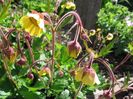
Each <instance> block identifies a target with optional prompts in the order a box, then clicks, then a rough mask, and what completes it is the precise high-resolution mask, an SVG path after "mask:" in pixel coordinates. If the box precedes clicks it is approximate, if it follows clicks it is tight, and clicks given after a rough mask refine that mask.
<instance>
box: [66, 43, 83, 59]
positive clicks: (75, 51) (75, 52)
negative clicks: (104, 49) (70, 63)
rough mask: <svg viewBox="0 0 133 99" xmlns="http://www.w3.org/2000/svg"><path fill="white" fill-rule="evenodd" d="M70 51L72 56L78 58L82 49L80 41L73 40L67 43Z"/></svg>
mask: <svg viewBox="0 0 133 99" xmlns="http://www.w3.org/2000/svg"><path fill="white" fill-rule="evenodd" d="M67 48H68V53H69V56H70V57H73V58H77V57H78V56H79V54H80V52H81V51H82V48H81V45H80V44H79V42H77V41H75V40H73V41H69V42H68V43H67Z"/></svg>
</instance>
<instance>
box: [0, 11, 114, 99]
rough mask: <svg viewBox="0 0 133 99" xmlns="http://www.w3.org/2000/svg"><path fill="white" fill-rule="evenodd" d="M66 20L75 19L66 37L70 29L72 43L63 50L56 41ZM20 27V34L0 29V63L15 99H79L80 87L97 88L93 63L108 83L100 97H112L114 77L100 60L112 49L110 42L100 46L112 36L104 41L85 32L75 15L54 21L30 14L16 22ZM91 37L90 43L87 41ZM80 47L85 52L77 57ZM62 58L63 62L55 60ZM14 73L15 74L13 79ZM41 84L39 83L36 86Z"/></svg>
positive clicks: (69, 13) (50, 17)
mask: <svg viewBox="0 0 133 99" xmlns="http://www.w3.org/2000/svg"><path fill="white" fill-rule="evenodd" d="M69 17H75V22H74V24H73V25H72V26H71V27H70V29H69V30H68V32H67V34H69V33H71V31H72V29H74V28H76V33H75V36H74V39H73V40H71V41H68V42H67V50H66V49H65V48H66V47H65V44H64V42H63V41H62V42H60V43H59V42H57V41H58V36H60V35H58V34H59V33H61V31H60V27H61V25H62V23H63V22H64V21H65V20H66V19H67V18H69ZM20 24H21V26H22V28H23V30H22V29H9V31H8V32H6V31H3V29H2V28H1V29H0V35H1V42H0V48H1V59H2V61H1V62H2V65H3V67H4V70H5V71H6V73H7V77H8V79H9V81H10V82H11V83H12V84H13V88H14V90H15V92H16V93H17V94H18V95H20V96H22V97H23V98H26V99H27V98H29V97H33V98H35V97H34V95H33V96H32V94H33V93H36V94H38V95H39V96H41V98H42V97H45V98H47V97H54V98H61V97H62V96H61V95H64V94H65V95H66V98H74V99H76V98H77V97H79V93H80V92H81V89H82V87H84V86H94V85H95V84H100V81H99V79H98V76H97V73H96V71H95V70H94V68H93V66H92V65H93V63H94V61H97V62H100V63H102V64H103V66H105V67H106V68H107V70H108V72H109V76H110V79H111V81H112V82H111V85H110V87H109V89H107V90H106V91H105V92H104V94H103V97H109V98H111V97H113V93H114V84H115V76H114V73H113V72H112V70H111V68H110V64H109V63H108V62H107V61H105V60H104V59H102V58H101V57H103V56H105V55H107V54H108V53H110V49H111V48H112V47H113V44H114V41H112V42H111V43H109V44H108V45H107V46H105V47H102V46H101V44H102V43H105V42H106V41H107V42H109V41H110V40H112V39H113V35H112V34H110V33H109V34H108V35H107V36H106V37H105V38H104V37H103V36H102V34H101V30H100V29H98V30H97V31H95V30H91V31H89V32H87V31H86V29H84V27H83V24H82V21H81V19H80V16H79V15H78V14H77V13H76V12H75V11H70V12H68V13H66V14H65V15H63V16H62V17H61V18H60V19H59V20H55V19H54V18H53V17H52V16H51V15H50V14H48V13H39V12H36V11H32V13H28V14H27V15H25V16H23V17H22V18H21V19H20ZM44 32H45V33H44ZM12 33H17V35H15V36H16V43H15V44H14V43H12V42H11V41H10V36H11V34H12ZM43 33H44V35H43ZM50 33H51V34H50ZM93 36H95V41H94V42H92V41H91V38H93ZM79 37H80V39H81V40H82V41H83V44H82V46H81V45H80V43H79V42H78V39H79ZM42 38H45V39H42ZM39 40H40V41H39ZM35 41H36V44H35ZM99 42H101V44H99ZM39 43H40V44H39ZM97 44H98V45H97ZM89 45H93V47H89ZM35 46H36V47H37V48H38V49H37V48H36V49H37V50H36V49H35V48H34V47H35ZM97 46H98V47H97ZM44 47H46V48H44ZM83 47H85V51H84V53H81V52H82V49H83ZM27 49H28V51H27ZM40 50H41V51H40ZM62 50H63V51H62ZM60 51H61V52H60ZM37 52H39V53H38V54H39V55H40V53H41V55H40V58H39V57H38V56H37V55H38V54H37ZM62 54H63V55H64V56H62V58H63V59H64V58H65V59H64V60H65V61H64V60H63V59H62V60H61V59H60V58H59V57H61V55H62ZM79 54H80V55H81V56H79ZM78 56H79V57H78ZM70 57H71V58H70ZM76 59H77V60H78V61H76ZM67 61H68V62H67ZM72 65H74V66H72ZM65 66H66V67H65ZM17 69H19V70H17ZM14 70H16V75H14ZM57 73H58V74H57ZM69 74H70V75H69ZM63 76H64V77H63ZM73 78H74V79H75V80H74V79H73ZM64 79H65V80H64ZM41 81H42V82H43V83H40V82H41ZM66 82H67V83H66ZM68 83H69V84H70V85H69V84H68ZM63 84H66V85H63ZM72 84H75V85H72ZM76 84H78V88H75V87H77V85H76ZM39 85H40V86H41V87H40V86H39ZM62 86H63V88H62ZM64 86H65V87H64ZM25 88H26V89H25ZM27 89H28V90H27ZM59 89H61V91H60V90H59ZM66 89H68V90H66ZM64 90H65V91H64ZM69 90H70V91H71V92H69ZM25 91H26V92H27V93H28V94H29V95H27V94H26V92H25ZM37 92H39V93H37ZM74 93H75V94H74ZM58 94H61V95H58ZM15 95H16V94H15ZM28 96H29V97H28ZM70 96H71V97H70ZM64 97H65V96H64Z"/></svg>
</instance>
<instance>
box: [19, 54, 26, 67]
mask: <svg viewBox="0 0 133 99" xmlns="http://www.w3.org/2000/svg"><path fill="white" fill-rule="evenodd" d="M26 61H27V60H26V57H25V56H22V57H21V58H20V60H18V61H17V65H19V66H22V65H25V63H26Z"/></svg>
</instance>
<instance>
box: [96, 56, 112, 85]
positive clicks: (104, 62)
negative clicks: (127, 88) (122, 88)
mask: <svg viewBox="0 0 133 99" xmlns="http://www.w3.org/2000/svg"><path fill="white" fill-rule="evenodd" d="M96 60H97V61H98V62H100V63H102V64H103V65H104V66H105V67H106V68H107V70H108V71H109V75H110V78H111V80H112V87H113V86H114V83H115V75H114V73H113V71H112V69H111V68H110V66H109V63H108V62H106V61H105V60H103V59H101V58H98V59H96Z"/></svg>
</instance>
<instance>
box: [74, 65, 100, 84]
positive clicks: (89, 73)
mask: <svg viewBox="0 0 133 99" xmlns="http://www.w3.org/2000/svg"><path fill="white" fill-rule="evenodd" d="M75 80H76V81H81V82H82V83H83V84H85V85H90V86H92V85H94V84H95V83H96V84H100V81H99V79H98V77H97V74H96V72H95V70H94V69H93V68H92V67H89V68H88V67H84V68H83V67H82V68H79V69H78V70H77V73H76V75H75Z"/></svg>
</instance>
